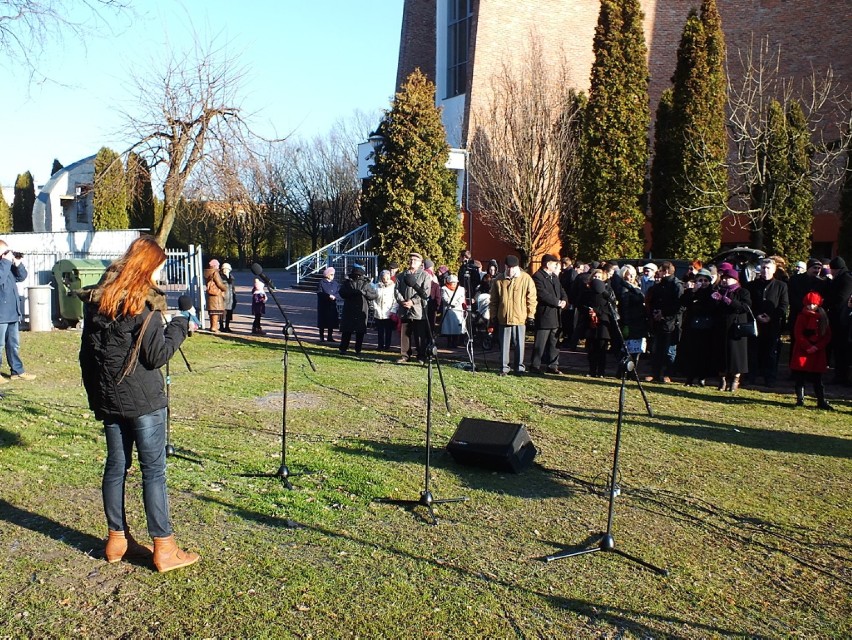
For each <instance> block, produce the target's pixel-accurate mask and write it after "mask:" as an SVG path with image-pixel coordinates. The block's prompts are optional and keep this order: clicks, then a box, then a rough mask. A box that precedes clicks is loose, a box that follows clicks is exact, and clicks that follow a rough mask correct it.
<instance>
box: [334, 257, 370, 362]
mask: <svg viewBox="0 0 852 640" xmlns="http://www.w3.org/2000/svg"><path fill="white" fill-rule="evenodd" d="M377 295H378V294H377V293H376V290H375V289H374V288H373V286H372V284H371V283H370V280H369V278H367V275H366V273H365V272H364V268H363V267H361V266H359V265H355V266H353V267H352V269H351V270H350V271H349V278H348V279H347V280H345V281H344V282H343V284H342V285H340V297H341V298H343V311H342V312H341V314H340V315H341V317H340V353H341V354H344V353H346V352H347V351H348V350H349V342H350V341H351V340H352V334H353V333H354V334H355V354H356V355H358V354H360V353H361V345H362V344H363V343H364V334H365V333H367V317H368V315H369V313H370V301H371V300H375V299H376V297H377Z"/></svg>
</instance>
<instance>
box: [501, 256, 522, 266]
mask: <svg viewBox="0 0 852 640" xmlns="http://www.w3.org/2000/svg"><path fill="white" fill-rule="evenodd" d="M503 263H504V264H505V265H506V266H507V267H517V266H518V265H519V264H520V261H519V260H518V256H513V255H508V256H506V259H505V260H504V261H503Z"/></svg>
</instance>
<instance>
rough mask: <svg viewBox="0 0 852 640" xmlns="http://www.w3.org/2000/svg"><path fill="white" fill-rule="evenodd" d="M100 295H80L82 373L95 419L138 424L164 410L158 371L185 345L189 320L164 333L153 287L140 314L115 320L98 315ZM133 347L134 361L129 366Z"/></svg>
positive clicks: (179, 319)
mask: <svg viewBox="0 0 852 640" xmlns="http://www.w3.org/2000/svg"><path fill="white" fill-rule="evenodd" d="M107 277H108V276H107ZM102 283H103V280H102ZM100 293H101V289H100V288H99V287H98V288H95V289H88V290H84V291H81V292H80V293H79V294H78V295H79V297H80V298H81V299H82V300H83V301H84V302H85V303H86V304H85V305H84V306H85V312H84V322H83V335H82V339H81V344H80V369H81V371H82V374H83V386H84V387H85V388H86V394H87V395H88V397H89V407H90V408H91V409H92V411H94V412H95V418H97V419H98V420H104V419H107V418H111V417H112V418H114V417H121V418H138V417H139V416H143V415H146V414H148V413H151V412H153V411H156V410H157V409H162V408H164V407H165V406H166V393H165V387H164V381H163V375H162V373H160V367H162V366H163V365H165V364H166V363H167V362H168V361H169V359H171V357H172V356H173V355H174V353H175V352H176V351H177V350H178V349H179V348H180V345H181V344H182V343H183V341H184V340H185V339H186V336H187V333H188V331H189V323H188V320H187V319H186V318H184V317H183V316H180V315H178V316H175V317H174V318H173V319H172V321H171V322H169V323H168V324H166V325H165V328H164V316H163V314H164V312H165V310H166V300H165V296H164V295H163V292H162V291H160V290H159V289H157V288H156V287H154V286H153V285H152V286H151V290H150V291H149V293H148V299H147V301H146V304H145V308H144V310H143V311H142V313H140V314H139V315H136V316H132V317H119V318H116V319H115V320H110V319H109V318H107V317H105V316H102V315H100V314H99V313H98V303H99V302H100ZM146 320H147V323H146ZM143 327H144V333H142V331H143ZM140 334H141V337H140ZM137 343H138V346H139V350H138V358H136V360H137V361H136V362H135V366H133V365H132V363H133V361H134V356H133V352H134V349H135V347H136V345H137ZM129 364H131V366H130V369H129V372H128V373H127V374H126V375H125V371H126V370H128V365H129Z"/></svg>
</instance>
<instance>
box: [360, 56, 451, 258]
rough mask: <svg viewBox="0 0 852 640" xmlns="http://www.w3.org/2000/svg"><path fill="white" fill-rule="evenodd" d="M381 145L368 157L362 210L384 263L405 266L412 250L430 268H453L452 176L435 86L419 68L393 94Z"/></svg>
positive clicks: (382, 127) (385, 117)
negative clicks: (431, 264)
mask: <svg viewBox="0 0 852 640" xmlns="http://www.w3.org/2000/svg"><path fill="white" fill-rule="evenodd" d="M378 132H379V133H380V134H381V135H382V136H383V139H384V141H383V143H382V144H381V147H380V149H379V150H378V151H377V152H376V154H375V157H374V158H373V170H372V174H373V175H372V178H371V179H370V180H369V181H368V182H367V187H366V189H365V191H364V199H363V204H362V211H363V215H364V217H365V218H366V219H367V221H369V222H370V224H371V226H372V231H373V234H374V242H375V246H376V249H377V251H378V253H379V255H380V256H382V257H383V258H384V259H385V260H388V261H390V260H396V261H397V262H399V263H400V264H404V263H405V262H407V258H408V253H409V252H410V251H412V250H417V251H419V252H420V253H422V254H423V256H424V257H428V258H430V259H432V260H434V261H435V263H436V264H441V263H444V264H454V262H455V261H456V260H457V259H458V256H459V253H460V251H461V231H462V229H461V221H460V219H459V210H458V206H457V205H456V176H455V173H454V172H453V171H452V170H450V169H447V168H446V167H445V164H446V162H447V156H448V153H449V146H448V145H447V141H446V135H445V132H444V126H443V124H442V123H441V114H440V111H439V110H438V108H437V107H436V106H435V85H434V84H433V83H431V82H430V81H429V80H428V79H427V78H426V76H425V75H423V73H422V72H421V71H420V70H419V69H415V70H414V72H413V73H412V74H411V75H410V76H409V77H408V79H407V80H406V81H405V84H403V85H402V88H401V90H400V92H399V93H397V94H396V98H395V99H394V102H393V105H392V108H391V109H390V111H387V112H386V113H385V116H384V118H383V120H382V123H381V125H380V126H379V131H378Z"/></svg>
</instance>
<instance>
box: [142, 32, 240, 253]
mask: <svg viewBox="0 0 852 640" xmlns="http://www.w3.org/2000/svg"><path fill="white" fill-rule="evenodd" d="M244 73H245V71H244V69H243V68H242V67H241V66H240V65H239V64H238V61H237V60H236V59H235V58H234V57H233V56H231V55H229V54H228V52H227V45H223V46H220V47H216V46H215V45H214V44H210V45H200V44H199V43H198V42H197V41H196V42H195V43H194V45H193V48H192V49H191V50H190V51H189V52H186V53H174V54H171V55H170V56H169V57H168V58H167V59H166V60H165V62H164V64H163V65H162V66H161V67H159V68H157V67H156V66H155V67H154V68H153V69H151V70H149V71H148V72H146V73H144V74H138V75H134V77H133V80H134V84H135V88H136V93H137V97H136V100H135V103H134V107H135V108H134V112H133V113H125V121H126V123H127V125H126V126H127V129H128V134H129V135H130V136H131V137H132V139H134V140H136V142H135V143H134V144H133V146H132V147H131V150H133V151H136V152H137V153H138V154H139V155H140V156H143V157H145V159H146V160H147V161H148V164H149V166H150V167H151V168H152V171H157V172H159V173H160V174H161V177H162V184H163V219H162V221H161V223H160V227H159V228H158V229H157V234H156V236H157V242H158V243H159V244H160V245H162V246H165V243H166V241H167V240H168V237H169V233H170V232H171V229H172V226H173V225H174V222H175V217H176V215H177V211H178V208H177V204H178V201H179V200H180V197H181V195H182V194H183V191H184V188H185V187H186V185H187V182H188V181H189V179H190V177H191V176H192V174H193V172H194V171H195V170H196V169H197V168H199V167H200V166H201V165H203V164H204V163H205V162H207V161H208V160H209V157H210V156H209V154H210V151H211V149H216V150H218V151H221V150H222V149H225V148H229V147H232V146H236V147H241V148H246V149H247V148H250V145H249V143H248V141H249V139H250V138H251V137H252V134H251V131H250V130H249V128H248V126H247V124H246V120H245V114H244V113H243V111H242V109H241V105H240V100H241V91H242V81H243V77H244Z"/></svg>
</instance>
